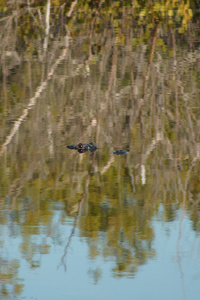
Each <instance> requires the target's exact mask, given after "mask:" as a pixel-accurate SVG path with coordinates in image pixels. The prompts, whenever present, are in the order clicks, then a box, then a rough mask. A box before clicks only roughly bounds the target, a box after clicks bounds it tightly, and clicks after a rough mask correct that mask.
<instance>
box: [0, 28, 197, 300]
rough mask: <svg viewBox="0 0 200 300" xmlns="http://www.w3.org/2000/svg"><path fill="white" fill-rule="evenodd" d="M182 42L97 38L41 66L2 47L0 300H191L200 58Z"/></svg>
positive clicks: (48, 57) (158, 32)
mask: <svg viewBox="0 0 200 300" xmlns="http://www.w3.org/2000/svg"><path fill="white" fill-rule="evenodd" d="M198 30H199V29H198ZM137 34H138V35H137V37H138V39H139V36H140V35H141V36H140V38H142V33H141V31H139V29H138V32H137ZM166 36H167V38H166ZM98 37H99V40H98ZM1 38H2V37H1ZM184 38H185V41H186V42H185V43H182V40H184ZM184 38H183V37H181V36H177V37H176V36H174V32H172V31H170V32H165V31H164V29H163V28H162V27H161V26H160V27H159V26H157V25H156V28H155V33H154V35H152V36H150V37H149V39H148V41H146V40H144V41H143V42H141V43H140V44H137V45H136V44H135V41H136V40H135V39H136V35H135V32H132V31H130V32H129V34H127V36H126V40H125V41H124V43H121V44H120V43H119V40H118V39H117V40H116V39H115V38H114V37H113V32H112V30H111V29H110V27H108V28H106V29H105V31H104V33H103V35H102V33H99V35H98V36H96V39H97V40H98V41H99V43H100V42H101V43H102V44H101V43H100V44H99V43H97V44H94V43H92V42H91V40H90V38H89V37H88V36H87V35H86V36H84V37H83V36H82V35H80V36H77V37H76V36H75V37H74V38H73V39H72V38H69V36H67V37H62V36H61V37H60V39H59V43H55V40H52V41H51V42H49V48H50V49H49V51H47V52H46V53H45V55H44V56H42V58H43V59H42V58H41V53H40V52H39V50H38V53H37V55H36V54H35V53H31V51H30V52H25V53H24V52H23V54H22V55H20V54H19V53H18V52H17V51H14V50H13V49H12V46H11V45H12V43H11V41H9V43H10V44H9V45H10V48H11V50H9V51H8V50H7V48H5V49H3V51H4V57H3V59H2V68H1V69H2V73H1V83H0V86H1V92H0V94H1V99H2V101H1V103H0V127H1V132H0V142H1V144H0V147H1V148H0V175H1V176H0V262H1V264H0V298H1V299H37V300H44V299H73V300H75V299H77V300H78V299H122V298H124V299H133V298H136V299H138V300H144V299H154V300H155V299H163V300H164V299H166V300H168V299H177V300H179V299H184V300H185V299H193V300H198V299H199V294H200V287H199V279H200V271H199V270H200V237H199V232H200V206H199V203H200V200H199V195H200V194H199V189H200V181H199V175H200V169H199V160H200V148H199V146H200V140H199V132H200V130H199V125H200V124H199V112H200V106H199V96H200V86H199V71H200V65H199V61H200V53H199V48H198V47H199V44H198V43H196V42H194V44H193V47H191V39H190V37H188V36H187V35H185V36H184ZM187 38H188V40H187ZM164 42H165V44H163V43H164ZM38 43H39V42H38ZM2 47H3V45H2ZM38 49H40V51H42V49H41V47H40V45H38ZM10 57H12V60H10ZM90 142H94V143H96V145H97V146H98V149H95V150H96V151H90V150H91V149H89V148H88V149H87V150H88V151H86V152H85V153H79V152H78V151H77V150H75V149H69V148H66V146H67V145H77V144H79V143H83V144H88V143H90ZM118 150H123V151H124V152H117V153H116V151H118ZM83 152H84V151H83ZM116 154H119V155H116Z"/></svg>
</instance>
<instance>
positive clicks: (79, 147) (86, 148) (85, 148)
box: [66, 142, 128, 155]
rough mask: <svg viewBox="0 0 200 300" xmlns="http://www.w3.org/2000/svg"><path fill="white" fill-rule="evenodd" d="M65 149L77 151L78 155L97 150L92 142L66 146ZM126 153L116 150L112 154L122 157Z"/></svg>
mask: <svg viewBox="0 0 200 300" xmlns="http://www.w3.org/2000/svg"><path fill="white" fill-rule="evenodd" d="M66 147H67V148H68V149H71V150H77V151H78V152H79V153H85V152H87V151H90V152H95V151H96V150H97V149H99V147H97V145H96V144H95V143H94V142H91V143H89V144H83V143H79V144H77V145H67V146H66ZM127 153H128V151H126V150H117V151H115V152H113V154H115V155H122V154H127Z"/></svg>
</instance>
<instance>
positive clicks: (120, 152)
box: [113, 150, 128, 155]
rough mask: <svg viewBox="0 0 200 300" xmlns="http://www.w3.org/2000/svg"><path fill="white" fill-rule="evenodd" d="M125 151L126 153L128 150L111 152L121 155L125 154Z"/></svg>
mask: <svg viewBox="0 0 200 300" xmlns="http://www.w3.org/2000/svg"><path fill="white" fill-rule="evenodd" d="M127 153H128V151H126V150H117V151H115V152H113V154H115V155H122V154H127Z"/></svg>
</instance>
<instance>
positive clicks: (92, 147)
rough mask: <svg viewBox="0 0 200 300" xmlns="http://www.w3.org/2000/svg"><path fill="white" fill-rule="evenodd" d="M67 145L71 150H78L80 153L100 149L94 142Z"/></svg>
mask: <svg viewBox="0 0 200 300" xmlns="http://www.w3.org/2000/svg"><path fill="white" fill-rule="evenodd" d="M66 147H67V148H68V149H71V150H77V151H78V152H79V153H85V152H87V151H90V152H95V151H96V150H97V149H99V148H98V147H97V145H96V144H95V143H93V142H91V143H89V144H83V143H79V144H78V145H68V146H66Z"/></svg>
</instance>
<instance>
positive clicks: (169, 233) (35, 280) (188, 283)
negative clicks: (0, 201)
mask: <svg viewBox="0 0 200 300" xmlns="http://www.w3.org/2000/svg"><path fill="white" fill-rule="evenodd" d="M61 214H62V212H61V211H57V213H56V214H55V216H54V220H53V222H52V223H53V227H54V230H53V231H52V232H51V233H50V234H49V236H48V237H47V236H46V235H45V234H44V235H43V234H41V235H35V236H34V238H33V240H34V243H35V245H37V244H41V240H42V239H43V240H44V243H45V244H48V245H49V252H48V253H47V254H40V255H39V254H38V255H36V257H35V258H34V261H35V266H33V265H30V264H29V262H28V257H26V258H25V257H24V256H23V251H22V249H21V243H22V240H21V237H20V236H19V235H17V236H16V235H10V234H9V232H10V229H9V228H8V225H4V226H3V225H1V228H0V232H1V244H2V243H3V241H4V247H3V249H4V250H3V253H2V257H3V256H4V257H6V258H9V260H12V259H14V260H15V259H16V258H17V259H18V265H19V270H18V278H19V280H20V279H22V283H23V285H24V288H23V292H22V294H21V295H20V299H37V300H44V299H58V300H62V299H75V300H76V299H77V300H78V299H122V298H124V299H134V298H136V299H138V300H144V299H154V300H156V299H163V300H165V299H166V300H168V299H177V300H179V299H180V300H181V299H193V300H197V299H199V279H200V238H199V236H197V235H196V234H195V233H194V232H193V231H192V230H191V222H190V221H189V220H188V219H187V218H186V217H184V216H182V212H181V211H179V218H177V220H175V221H174V222H168V223H165V222H161V220H159V219H158V217H155V218H154V221H153V222H152V226H153V229H154V232H155V240H154V242H153V248H154V249H156V255H155V256H154V258H153V259H149V260H148V262H147V263H146V264H145V265H143V266H140V267H139V268H138V271H137V273H136V275H135V277H130V278H129V279H127V278H126V277H125V278H124V277H122V278H115V277H114V273H113V268H114V267H115V262H114V261H113V259H112V258H111V259H110V260H109V259H106V260H105V259H104V258H103V257H102V256H101V255H100V256H99V255H97V256H96V258H95V259H91V258H90V257H89V255H88V253H89V252H88V251H89V249H88V245H87V242H86V238H82V237H80V235H79V230H78V229H75V231H74V235H73V236H72V237H71V241H70V245H69V248H68V251H67V255H66V256H65V258H64V260H65V266H66V270H65V266H64V265H63V263H62V262H61V260H62V256H63V253H64V251H65V246H66V244H67V241H68V240H69V237H70V235H71V233H72V231H73V223H72V222H71V221H73V220H70V221H69V222H66V223H64V224H62V225H61V224H60V222H59V221H60V217H61ZM53 227H52V228H53ZM58 227H59V228H58ZM58 233H59V234H58ZM37 266H39V267H37Z"/></svg>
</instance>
